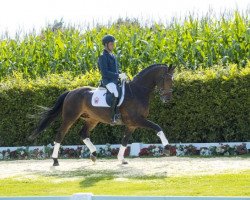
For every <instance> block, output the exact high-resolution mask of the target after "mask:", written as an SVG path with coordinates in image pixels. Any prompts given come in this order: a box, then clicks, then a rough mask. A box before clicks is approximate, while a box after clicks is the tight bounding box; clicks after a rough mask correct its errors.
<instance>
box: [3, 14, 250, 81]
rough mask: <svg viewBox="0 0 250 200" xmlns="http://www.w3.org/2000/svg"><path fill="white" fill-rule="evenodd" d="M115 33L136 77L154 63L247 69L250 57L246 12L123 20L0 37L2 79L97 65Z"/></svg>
mask: <svg viewBox="0 0 250 200" xmlns="http://www.w3.org/2000/svg"><path fill="white" fill-rule="evenodd" d="M107 33H109V34H112V35H114V36H115V37H116V39H117V43H116V49H115V54H116V55H117V58H118V61H119V64H120V66H121V68H122V69H123V70H124V71H126V72H129V73H130V74H132V75H134V74H135V73H137V72H138V70H139V69H142V68H144V67H146V66H148V65H150V64H153V63H167V64H174V65H176V66H178V67H179V68H188V69H196V68H198V67H203V68H208V67H211V66H213V65H217V64H219V65H228V64H229V63H235V64H237V65H238V66H239V67H244V66H245V65H246V64H247V62H248V60H249V59H250V21H249V15H248V14H241V13H239V12H237V11H236V12H234V13H232V14H230V15H226V14H222V15H221V16H220V18H219V19H214V18H212V17H211V16H209V15H208V16H206V17H202V18H199V19H198V18H195V17H194V16H192V15H190V16H188V17H186V18H185V19H184V20H182V21H180V20H177V19H173V20H172V21H171V22H170V23H168V24H167V25H164V24H159V23H158V24H153V25H152V24H151V25H148V26H147V25H141V24H140V23H139V21H138V20H136V19H135V20H131V19H119V20H117V21H116V22H115V23H112V24H110V25H109V26H101V25H96V26H95V27H94V28H87V29H85V30H84V31H81V30H80V29H78V28H77V27H74V26H67V27H66V26H63V25H61V26H53V27H51V26H48V27H46V28H44V29H43V30H42V31H41V32H40V34H27V35H26V36H25V37H23V38H21V37H19V36H18V35H17V36H16V38H15V39H11V38H8V37H5V38H2V39H1V40H0V80H1V79H2V78H3V77H6V76H7V75H11V74H12V73H13V72H15V71H18V72H22V73H23V74H24V75H25V76H27V77H37V76H44V75H46V74H49V73H62V72H63V71H70V72H72V73H73V74H75V75H79V74H81V73H85V72H86V71H89V70H90V69H96V68H97V58H98V56H99V55H100V54H101V52H102V50H103V46H102V44H101V39H102V37H103V36H104V35H105V34H107Z"/></svg>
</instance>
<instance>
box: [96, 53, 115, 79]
mask: <svg viewBox="0 0 250 200" xmlns="http://www.w3.org/2000/svg"><path fill="white" fill-rule="evenodd" d="M98 64H99V68H100V70H101V73H102V75H103V76H105V77H110V78H115V79H117V78H118V76H119V74H118V73H114V72H111V71H109V69H108V60H107V58H106V57H105V56H104V55H101V56H100V57H99V59H98Z"/></svg>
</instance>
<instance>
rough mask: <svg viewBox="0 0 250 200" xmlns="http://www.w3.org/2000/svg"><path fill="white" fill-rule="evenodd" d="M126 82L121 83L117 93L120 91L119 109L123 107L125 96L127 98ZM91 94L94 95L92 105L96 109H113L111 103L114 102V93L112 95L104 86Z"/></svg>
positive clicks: (100, 86)
mask: <svg viewBox="0 0 250 200" xmlns="http://www.w3.org/2000/svg"><path fill="white" fill-rule="evenodd" d="M125 82H126V81H125V80H124V81H122V82H121V84H118V85H117V91H118V102H119V103H118V104H117V107H119V106H121V104H122V102H123V100H124V96H125ZM91 93H93V95H92V98H91V104H92V106H94V107H107V108H108V107H111V101H112V95H113V94H112V93H110V92H109V91H108V90H107V88H105V87H104V86H103V85H102V84H101V85H99V87H98V88H96V89H95V90H92V91H91Z"/></svg>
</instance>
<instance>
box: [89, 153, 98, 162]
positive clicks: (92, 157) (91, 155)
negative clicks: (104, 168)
mask: <svg viewBox="0 0 250 200" xmlns="http://www.w3.org/2000/svg"><path fill="white" fill-rule="evenodd" d="M90 159H91V160H92V161H93V162H95V161H96V159H97V158H96V156H94V155H93V154H90Z"/></svg>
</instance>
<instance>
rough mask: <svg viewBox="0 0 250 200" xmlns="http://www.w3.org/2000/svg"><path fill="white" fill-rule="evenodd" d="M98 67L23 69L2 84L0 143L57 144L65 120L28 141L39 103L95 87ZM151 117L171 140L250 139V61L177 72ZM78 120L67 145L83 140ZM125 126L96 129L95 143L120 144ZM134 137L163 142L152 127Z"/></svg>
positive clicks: (153, 106)
mask: <svg viewBox="0 0 250 200" xmlns="http://www.w3.org/2000/svg"><path fill="white" fill-rule="evenodd" d="M99 77H100V75H99V73H98V72H97V71H93V70H92V71H89V72H87V73H86V74H85V75H82V76H79V77H74V75H72V74H71V73H70V72H65V73H63V74H61V75H56V74H51V75H47V76H46V77H44V78H37V79H35V80H32V79H28V80H27V79H25V78H23V75H22V74H20V73H16V74H14V75H13V76H11V77H7V78H5V79H4V80H3V81H2V82H0V146H19V145H46V144H48V143H51V142H53V140H54V138H55V132H56V130H57V128H58V126H59V123H60V119H59V120H58V121H57V122H55V123H54V124H53V125H52V126H51V127H50V128H48V129H47V130H46V131H45V132H44V133H43V134H42V135H41V136H40V137H39V138H38V139H37V140H36V141H35V142H33V143H30V142H28V141H27V139H26V138H27V136H28V135H30V133H31V131H32V130H33V128H34V126H35V125H36V123H37V120H38V119H36V118H30V117H29V115H30V114H36V113H38V112H39V108H38V107H37V105H41V106H48V107H50V106H52V105H53V104H54V103H55V100H56V99H57V97H58V96H59V95H60V94H61V93H63V92H64V91H65V90H69V89H73V88H77V87H80V86H83V85H92V86H95V85H96V84H97V83H98V80H99ZM149 118H150V119H151V120H152V121H154V122H156V123H158V124H159V125H161V126H162V127H163V129H164V131H165V133H166V134H167V137H168V138H169V141H170V142H226V141H249V140H250V62H248V64H247V66H246V67H245V68H237V67H236V65H230V66H227V67H220V66H215V67H213V68H210V69H198V70H196V71H187V70H185V71H181V72H178V71H177V72H176V74H175V82H174V95H173V100H172V101H171V102H170V103H168V104H163V103H162V102H161V101H160V99H159V97H158V95H156V96H155V97H154V98H153V99H152V101H151V105H150V116H149ZM83 123H84V122H83V121H81V120H79V122H77V123H76V125H74V126H73V127H72V129H71V130H70V132H69V133H68V134H67V136H66V138H65V140H64V142H63V143H64V144H81V141H80V137H79V135H78V131H79V130H80V127H81V126H82V124H83ZM123 129H124V127H111V126H108V125H103V124H99V125H98V126H97V127H96V129H94V131H93V133H92V136H91V137H92V140H93V141H94V143H95V144H103V143H107V142H108V143H120V142H121V138H122V132H123ZM132 141H133V142H135V141H137V142H139V141H140V142H146V143H155V142H159V139H158V137H157V136H156V134H154V132H153V131H150V130H145V129H138V130H136V131H135V133H134V134H133V138H132Z"/></svg>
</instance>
